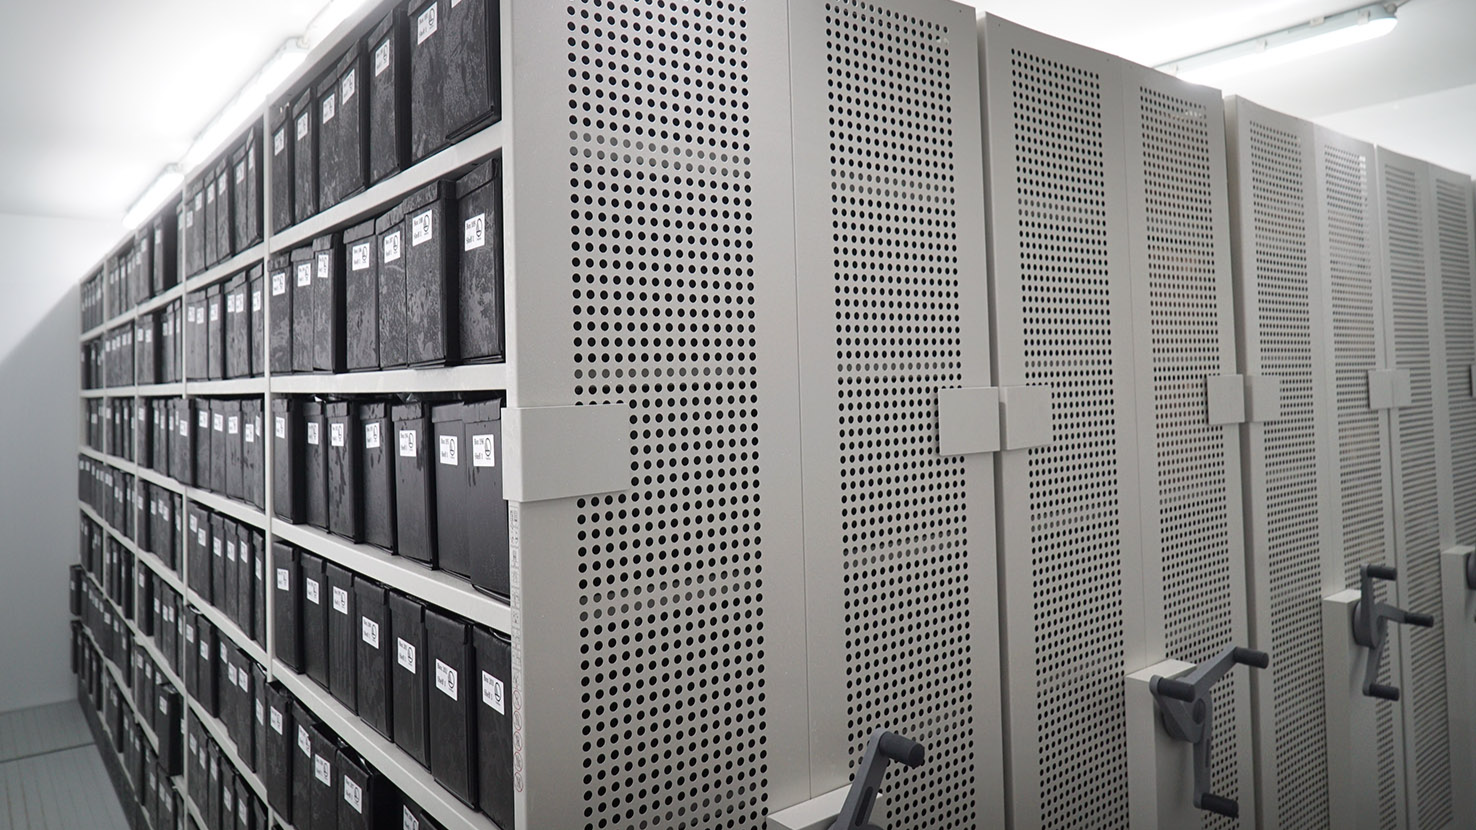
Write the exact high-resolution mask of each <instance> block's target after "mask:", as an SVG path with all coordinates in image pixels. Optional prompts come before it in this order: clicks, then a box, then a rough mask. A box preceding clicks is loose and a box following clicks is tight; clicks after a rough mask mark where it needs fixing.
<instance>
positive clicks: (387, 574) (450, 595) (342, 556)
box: [272, 520, 512, 634]
mask: <svg viewBox="0 0 1476 830" xmlns="http://www.w3.org/2000/svg"><path fill="white" fill-rule="evenodd" d="M272 534H273V535H274V536H276V538H278V539H281V540H282V541H284V542H291V543H292V544H294V545H296V546H298V547H300V548H304V549H306V550H307V551H309V552H310V553H314V554H317V555H319V556H322V557H323V558H325V559H328V560H330V561H332V562H334V563H336V564H339V565H342V566H343V567H345V568H348V569H349V570H351V571H353V572H355V573H357V574H361V575H363V576H366V577H368V578H370V579H373V580H375V581H376V582H379V583H381V584H383V585H385V586H386V587H389V588H394V589H396V590H399V591H403V592H405V593H407V594H414V595H415V597H416V598H417V599H421V600H424V601H426V602H428V603H430V604H431V605H437V606H440V607H441V608H444V609H446V610H447V611H450V612H451V613H453V614H457V615H460V616H462V617H465V618H466V619H468V620H471V621H472V622H475V623H479V624H481V625H484V626H488V627H489V628H493V629H496V630H497V631H500V632H502V633H504V634H509V633H511V631H512V607H511V606H509V605H508V604H507V603H505V602H503V601H502V600H500V599H495V598H493V597H490V596H488V595H487V594H484V593H481V592H480V591H478V590H477V589H476V588H474V587H472V584H471V583H470V582H467V581H466V580H464V579H462V578H460V577H457V576H452V575H451V574H448V573H446V572H445V571H433V570H431V569H430V568H427V567H426V566H424V565H421V564H420V563H418V562H415V561H413V560H410V559H405V558H404V557H401V556H394V555H391V554H388V553H385V552H384V551H382V550H380V549H378V548H375V547H370V546H368V545H356V544H354V543H353V542H349V541H347V540H345V539H340V538H339V537H337V536H332V535H330V534H328V533H325V532H323V531H321V530H318V529H317V528H315V527H308V526H307V525H293V524H287V523H286V522H283V521H280V520H274V521H273V522H272Z"/></svg>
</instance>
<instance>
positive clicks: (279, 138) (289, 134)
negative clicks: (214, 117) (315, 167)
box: [269, 101, 297, 313]
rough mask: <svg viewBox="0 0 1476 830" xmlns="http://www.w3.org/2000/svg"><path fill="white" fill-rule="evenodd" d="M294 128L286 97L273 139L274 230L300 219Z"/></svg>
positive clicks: (275, 113)
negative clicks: (295, 206) (296, 198)
mask: <svg viewBox="0 0 1476 830" xmlns="http://www.w3.org/2000/svg"><path fill="white" fill-rule="evenodd" d="M293 129H294V125H293V119H292V104H291V103H289V102H286V101H284V102H282V103H280V104H277V105H275V106H273V107H272V120H271V131H272V137H271V140H270V142H269V143H270V145H271V154H272V219H271V226H272V233H279V232H281V231H283V230H286V229H287V228H290V227H292V225H293V223H294V222H296V221H297V218H296V215H295V212H294V211H293V206H292V196H293V194H294V193H295V192H296V178H295V176H296V172H295V171H296V168H295V166H294V165H293V157H294V156H295V153H294V150H296V149H297V142H296V141H294V140H293ZM275 311H276V309H275V308H273V312H274V313H275Z"/></svg>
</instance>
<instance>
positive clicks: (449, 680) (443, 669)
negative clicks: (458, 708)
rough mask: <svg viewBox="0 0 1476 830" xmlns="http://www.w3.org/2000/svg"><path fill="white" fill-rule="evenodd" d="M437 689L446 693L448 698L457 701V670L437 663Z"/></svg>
mask: <svg viewBox="0 0 1476 830" xmlns="http://www.w3.org/2000/svg"><path fill="white" fill-rule="evenodd" d="M436 688H437V689H440V690H441V691H442V692H445V693H446V696H447V697H449V698H451V699H452V700H456V699H457V697H456V669H453V668H451V667H450V666H448V665H446V664H445V663H442V662H441V661H440V660H437V661H436Z"/></svg>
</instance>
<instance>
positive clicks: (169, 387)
mask: <svg viewBox="0 0 1476 830" xmlns="http://www.w3.org/2000/svg"><path fill="white" fill-rule="evenodd" d="M184 393H185V385H184V384H183V383H146V384H144V385H142V386H135V387H133V396H134V397H135V398H182V397H184Z"/></svg>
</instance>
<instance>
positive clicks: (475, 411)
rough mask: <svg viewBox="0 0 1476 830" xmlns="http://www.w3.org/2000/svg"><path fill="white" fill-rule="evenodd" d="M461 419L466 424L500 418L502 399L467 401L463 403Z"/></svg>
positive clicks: (487, 421)
mask: <svg viewBox="0 0 1476 830" xmlns="http://www.w3.org/2000/svg"><path fill="white" fill-rule="evenodd" d="M461 420H462V421H464V422H466V423H468V424H482V423H490V422H492V421H500V420H502V399H501V398H492V399H491V400H486V401H476V402H468V403H466V404H464V405H463V409H462V413H461Z"/></svg>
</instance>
